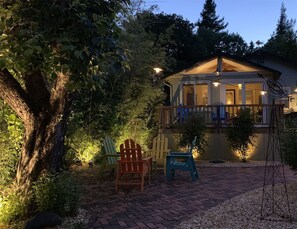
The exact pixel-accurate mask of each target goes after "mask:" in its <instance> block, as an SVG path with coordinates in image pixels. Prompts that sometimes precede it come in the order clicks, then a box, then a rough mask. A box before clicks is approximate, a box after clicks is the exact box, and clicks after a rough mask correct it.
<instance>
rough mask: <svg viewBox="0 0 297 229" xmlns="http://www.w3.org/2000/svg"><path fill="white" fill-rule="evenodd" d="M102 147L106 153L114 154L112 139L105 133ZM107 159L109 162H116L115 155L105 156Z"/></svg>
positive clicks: (115, 152)
mask: <svg viewBox="0 0 297 229" xmlns="http://www.w3.org/2000/svg"><path fill="white" fill-rule="evenodd" d="M103 147H104V150H105V153H106V154H107V155H116V154H117V151H116V148H115V145H114V141H113V140H112V139H111V138H110V137H109V136H108V135H106V136H105V138H104V139H103ZM107 161H108V163H109V164H116V163H117V158H116V157H112V156H111V157H108V156H107Z"/></svg>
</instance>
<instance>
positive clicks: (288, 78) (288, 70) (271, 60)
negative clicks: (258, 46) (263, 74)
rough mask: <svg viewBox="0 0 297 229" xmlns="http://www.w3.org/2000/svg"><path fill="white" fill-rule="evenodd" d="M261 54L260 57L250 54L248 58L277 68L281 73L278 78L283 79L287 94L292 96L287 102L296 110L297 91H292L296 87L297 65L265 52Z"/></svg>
mask: <svg viewBox="0 0 297 229" xmlns="http://www.w3.org/2000/svg"><path fill="white" fill-rule="evenodd" d="M261 55H264V56H261V58H260V59H258V57H257V56H252V57H250V60H251V61H253V62H255V63H258V64H261V65H264V66H266V67H269V68H273V69H277V70H278V71H280V72H281V73H282V74H281V76H280V79H281V80H282V81H283V86H284V87H289V94H290V95H291V96H292V98H293V99H292V100H291V101H290V102H289V108H290V109H292V110H293V111H295V112H297V92H295V91H294V90H295V89H296V88H297V67H296V66H293V65H292V64H288V63H287V62H285V61H284V60H281V59H279V58H276V57H273V56H270V55H265V54H261Z"/></svg>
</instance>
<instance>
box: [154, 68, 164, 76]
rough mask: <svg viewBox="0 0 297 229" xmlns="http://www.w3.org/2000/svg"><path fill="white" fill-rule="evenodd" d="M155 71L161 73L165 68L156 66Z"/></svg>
mask: <svg viewBox="0 0 297 229" xmlns="http://www.w3.org/2000/svg"><path fill="white" fill-rule="evenodd" d="M154 71H155V73H156V74H159V73H160V72H162V71H163V69H162V68H158V67H156V68H154Z"/></svg>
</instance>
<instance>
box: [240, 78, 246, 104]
mask: <svg viewBox="0 0 297 229" xmlns="http://www.w3.org/2000/svg"><path fill="white" fill-rule="evenodd" d="M241 98H242V99H241V100H242V105H245V104H246V96H245V83H244V82H243V83H242V85H241Z"/></svg>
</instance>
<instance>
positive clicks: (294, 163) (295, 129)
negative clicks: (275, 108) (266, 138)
mask: <svg viewBox="0 0 297 229" xmlns="http://www.w3.org/2000/svg"><path fill="white" fill-rule="evenodd" d="M285 123H286V129H285V132H284V133H283V134H282V138H281V139H282V141H281V146H282V150H283V152H284V155H283V156H284V158H283V159H284V161H285V163H286V164H288V165H289V166H290V167H291V169H292V170H294V171H297V153H296V149H297V140H296V139H297V119H291V118H288V119H286V120H285Z"/></svg>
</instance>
